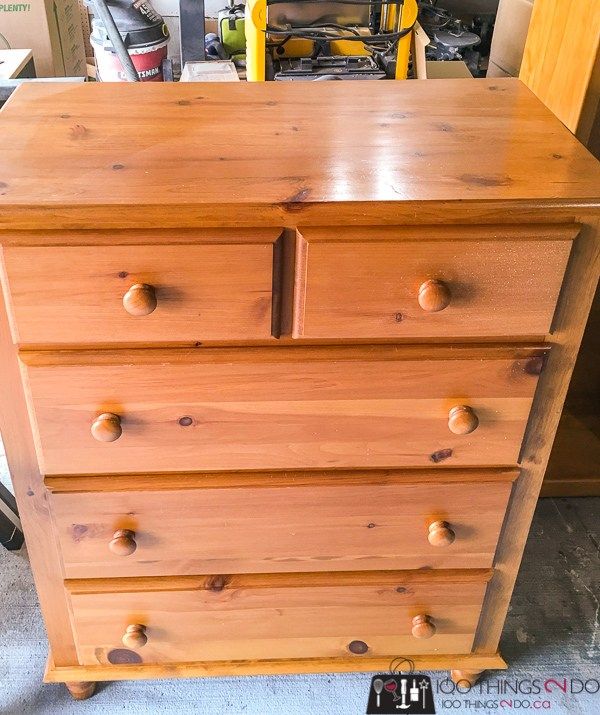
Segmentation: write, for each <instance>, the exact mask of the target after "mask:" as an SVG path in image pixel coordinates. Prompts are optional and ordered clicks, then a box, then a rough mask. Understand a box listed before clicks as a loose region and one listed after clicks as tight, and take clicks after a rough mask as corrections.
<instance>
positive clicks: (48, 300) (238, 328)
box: [4, 230, 279, 345]
mask: <svg viewBox="0 0 600 715" xmlns="http://www.w3.org/2000/svg"><path fill="white" fill-rule="evenodd" d="M275 238H276V236H274V232H273V231H269V230H267V231H265V234H264V237H263V243H262V244H260V243H250V244H248V245H246V244H241V243H239V244H231V245H227V244H205V245H190V244H188V245H185V246H183V245H155V246H143V245H136V246H119V245H103V246H68V247H67V246H62V247H53V248H48V247H41V248H36V247H15V248H11V247H8V248H5V250H4V265H5V270H6V273H7V280H8V286H9V290H10V294H11V298H12V309H13V315H14V324H15V326H16V335H15V340H16V341H17V342H19V343H21V344H23V345H26V344H31V343H37V344H47V345H58V344H61V343H67V344H88V345H89V344H93V343H119V342H129V343H144V342H146V343H147V342H159V343H160V342H164V340H169V341H171V342H194V341H197V340H198V341H202V340H205V339H211V340H228V339H234V340H235V339H237V340H238V341H240V340H244V339H258V338H263V339H267V338H269V337H270V336H271V334H272V320H273V310H272V301H273V295H272V290H273V262H274V252H273V241H274V239H275ZM174 239H175V240H176V239H177V237H176V236H174ZM58 240H59V239H58ZM136 284H149V285H150V286H152V287H153V289H154V291H155V293H156V301H157V307H156V309H155V310H153V311H152V312H151V313H150V314H149V315H140V316H135V317H134V316H132V315H130V314H129V313H128V312H127V310H126V309H125V308H124V306H123V299H124V296H125V295H126V294H128V292H129V291H130V289H131V287H132V286H134V285H136ZM277 292H279V291H277Z"/></svg>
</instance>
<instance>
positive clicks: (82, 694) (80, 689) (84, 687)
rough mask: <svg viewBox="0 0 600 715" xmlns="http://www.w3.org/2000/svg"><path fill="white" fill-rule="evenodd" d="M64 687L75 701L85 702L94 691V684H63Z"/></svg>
mask: <svg viewBox="0 0 600 715" xmlns="http://www.w3.org/2000/svg"><path fill="white" fill-rule="evenodd" d="M65 686H66V688H67V690H68V691H69V692H70V693H71V695H72V696H73V698H74V699H75V700H87V699H88V698H91V697H92V695H93V694H94V691H95V690H96V683H87V682H83V683H65Z"/></svg>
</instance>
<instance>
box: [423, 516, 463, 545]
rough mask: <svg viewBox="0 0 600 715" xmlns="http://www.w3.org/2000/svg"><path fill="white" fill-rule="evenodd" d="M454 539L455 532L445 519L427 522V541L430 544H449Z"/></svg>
mask: <svg viewBox="0 0 600 715" xmlns="http://www.w3.org/2000/svg"><path fill="white" fill-rule="evenodd" d="M454 539H456V534H455V533H454V532H453V531H452V529H451V528H450V524H449V523H448V522H447V521H434V522H433V523H431V524H429V533H428V534H427V541H429V543H430V544H431V545H432V546H450V544H452V543H454Z"/></svg>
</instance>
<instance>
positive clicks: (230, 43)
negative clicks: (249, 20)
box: [218, 5, 246, 57]
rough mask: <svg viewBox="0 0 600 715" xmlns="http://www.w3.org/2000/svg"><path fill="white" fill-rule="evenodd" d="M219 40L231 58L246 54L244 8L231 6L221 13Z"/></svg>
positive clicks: (219, 16)
mask: <svg viewBox="0 0 600 715" xmlns="http://www.w3.org/2000/svg"><path fill="white" fill-rule="evenodd" d="M218 28H219V39H220V40H221V44H222V45H223V47H224V48H225V52H227V54H228V55H229V56H230V57H234V56H236V55H242V56H243V55H245V54H246V20H245V19H244V6H243V5H231V6H230V7H228V8H225V9H224V10H220V11H219V15H218Z"/></svg>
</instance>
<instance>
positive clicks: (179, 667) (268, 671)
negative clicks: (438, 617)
mask: <svg viewBox="0 0 600 715" xmlns="http://www.w3.org/2000/svg"><path fill="white" fill-rule="evenodd" d="M402 657H405V658H406V660H409V661H411V662H412V664H413V668H414V670H415V671H418V672H420V671H423V670H450V671H452V670H454V671H455V672H461V673H465V672H467V673H473V672H479V673H482V672H483V671H484V670H506V669H507V668H508V665H507V664H506V661H505V660H504V659H503V658H502V656H501V655H500V653H492V654H489V655H485V654H468V655H464V654H462V655H443V656H436V655H415V656H402ZM393 660H394V658H393V657H392V656H390V657H386V658H364V657H361V656H357V657H355V658H302V659H289V660H230V661H211V662H198V663H169V664H160V665H73V666H55V665H54V661H53V660H52V656H49V658H48V662H47V664H46V672H45V673H44V682H45V683H69V684H71V683H77V682H82V683H83V682H85V683H93V682H99V681H110V680H154V679H155V678H208V677H229V676H234V675H300V674H305V673H357V672H358V673H362V672H364V673H368V672H373V673H380V672H383V673H385V672H387V671H388V670H389V668H390V665H391V663H392V662H393ZM398 662H399V661H398V659H396V663H398Z"/></svg>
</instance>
